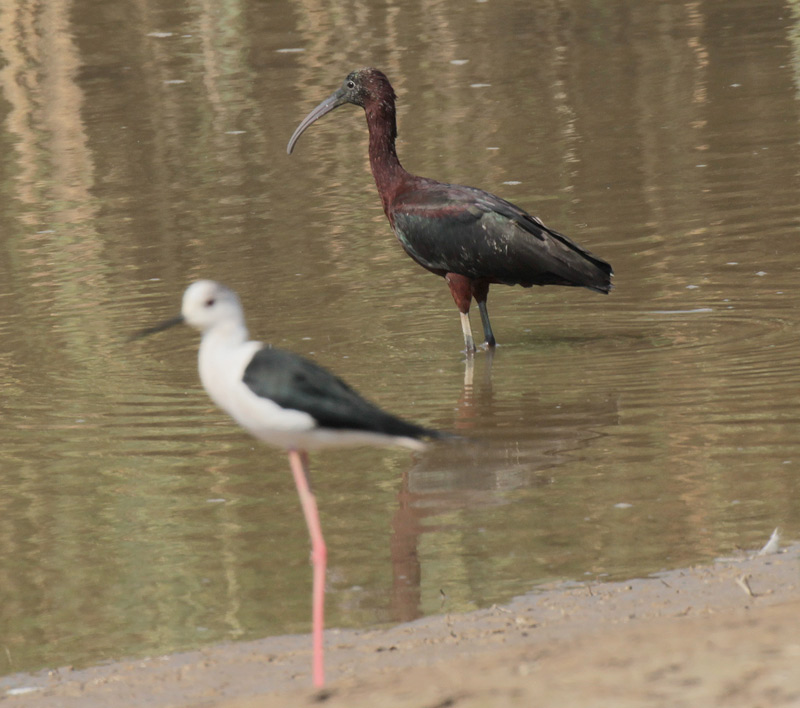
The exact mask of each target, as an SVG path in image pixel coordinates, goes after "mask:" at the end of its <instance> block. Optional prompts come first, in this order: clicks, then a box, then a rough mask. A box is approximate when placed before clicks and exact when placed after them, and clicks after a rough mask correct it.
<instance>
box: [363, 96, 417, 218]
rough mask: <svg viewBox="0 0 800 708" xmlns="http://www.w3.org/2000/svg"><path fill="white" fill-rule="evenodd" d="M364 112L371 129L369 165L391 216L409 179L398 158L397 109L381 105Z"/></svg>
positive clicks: (384, 103) (366, 109)
mask: <svg viewBox="0 0 800 708" xmlns="http://www.w3.org/2000/svg"><path fill="white" fill-rule="evenodd" d="M365 111H366V114H367V127H368V128H369V164H370V167H371V168H372V176H373V177H374V178H375V185H376V186H377V188H378V194H380V196H381V201H382V202H383V210H384V211H385V212H386V213H387V215H388V213H389V212H388V209H389V205H390V204H391V202H392V200H393V198H394V196H395V195H396V193H397V191H398V190H399V189H400V187H401V186H402V184H403V182H404V181H405V180H406V178H407V177H408V176H409V174H408V172H406V171H405V169H403V166H402V165H401V164H400V160H399V159H398V158H397V150H396V148H395V139H396V138H397V119H396V116H395V108H394V105H393V104H391V103H389V102H380V103H374V104H372V105H370V106H367V107H366V108H365Z"/></svg>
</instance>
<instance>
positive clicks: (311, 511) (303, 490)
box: [289, 450, 328, 688]
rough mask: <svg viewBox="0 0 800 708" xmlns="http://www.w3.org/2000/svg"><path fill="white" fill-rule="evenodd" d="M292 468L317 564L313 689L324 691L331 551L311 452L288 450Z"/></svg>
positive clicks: (313, 620) (314, 596)
mask: <svg viewBox="0 0 800 708" xmlns="http://www.w3.org/2000/svg"><path fill="white" fill-rule="evenodd" d="M289 465H290V466H291V468H292V474H293V475H294V483H295V485H296V486H297V493H298V494H299V495H300V504H301V505H302V507H303V515H304V516H305V517H306V526H308V534H309V536H311V562H312V563H313V565H314V585H313V590H312V597H311V614H312V631H313V635H312V636H313V660H312V673H313V677H314V686H316V687H317V688H322V686H323V685H324V684H325V670H324V665H323V658H322V630H323V627H324V623H325V566H326V564H327V559H328V552H327V550H326V548H325V539H324V538H323V537H322V527H321V526H320V523H319V512H318V511H317V500H316V499H315V498H314V494H313V493H312V492H311V487H310V485H309V476H308V453H307V452H305V451H301V450H289Z"/></svg>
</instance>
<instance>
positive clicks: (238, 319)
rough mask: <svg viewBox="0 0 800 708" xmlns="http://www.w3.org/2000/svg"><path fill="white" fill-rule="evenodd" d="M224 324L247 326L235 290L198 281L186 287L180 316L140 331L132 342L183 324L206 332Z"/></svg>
mask: <svg viewBox="0 0 800 708" xmlns="http://www.w3.org/2000/svg"><path fill="white" fill-rule="evenodd" d="M223 322H232V323H235V324H242V325H243V324H244V314H243V312H242V305H241V303H240V302H239V297H238V296H237V295H236V293H235V292H233V290H230V289H228V288H226V287H225V286H224V285H220V284H219V283H215V282H214V281H213V280H198V281H196V282H194V283H192V284H191V285H190V286H189V287H188V288H186V291H185V292H184V293H183V304H182V306H181V314H180V315H178V316H176V317H172V318H170V319H168V320H165V321H164V322H160V323H159V324H157V325H154V326H153V327H148V328H147V329H143V330H142V331H141V332H137V333H136V334H134V335H133V336H132V337H131V340H136V339H141V338H142V337H147V336H148V335H151V334H155V333H156V332H163V331H164V330H165V329H169V328H170V327H174V326H175V325H179V324H183V323H186V324H188V325H191V326H192V327H194V328H195V329H199V330H200V331H201V332H206V331H207V330H209V329H211V328H212V327H215V326H217V325H219V324H222V323H223Z"/></svg>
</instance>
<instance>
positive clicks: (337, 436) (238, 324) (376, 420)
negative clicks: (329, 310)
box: [135, 280, 451, 687]
mask: <svg viewBox="0 0 800 708" xmlns="http://www.w3.org/2000/svg"><path fill="white" fill-rule="evenodd" d="M181 323H186V324H188V325H190V326H192V327H194V328H195V329H198V330H200V332H202V335H203V337H202V340H201V342H200V353H199V369H200V380H201V381H202V383H203V386H204V388H205V389H206V391H207V392H208V395H209V396H211V399H212V400H213V401H214V403H216V404H217V405H218V406H219V407H220V408H222V409H223V410H224V411H226V412H227V413H228V414H230V415H231V417H233V419H234V420H236V422H237V423H239V425H241V426H242V427H244V428H246V429H247V430H248V431H249V432H250V433H252V434H253V435H254V436H255V437H257V438H259V439H260V440H263V441H264V442H266V443H269V444H271V445H274V446H277V447H280V448H282V449H284V450H286V451H287V452H288V453H289V464H290V467H291V469H292V474H293V476H294V480H295V484H296V485H297V491H298V494H299V495H300V503H301V505H302V507H303V514H304V515H305V519H306V524H307V526H308V531H309V535H310V536H311V549H312V550H311V554H312V555H311V557H312V562H313V566H314V581H313V591H312V593H313V594H312V615H313V620H312V625H313V666H312V673H313V680H314V685H315V686H318V687H319V686H322V685H323V684H324V669H323V649H322V631H323V625H324V594H325V567H326V562H327V551H326V547H325V541H324V539H323V536H322V530H321V527H320V521H319V513H318V511H317V504H316V500H315V498H314V495H313V493H312V492H311V487H310V478H309V470H308V451H309V450H316V449H319V448H323V447H337V446H343V445H362V444H367V445H399V446H402V447H407V448H410V449H412V450H421V449H423V448H424V447H425V441H426V440H433V439H438V438H445V437H451V436H449V435H448V434H446V433H442V432H439V431H436V430H432V429H429V428H425V427H422V426H420V425H415V424H414V423H409V422H407V421H404V420H401V419H400V418H397V417H395V416H393V415H391V414H390V413H387V412H385V411H383V410H381V409H380V408H378V406H376V405H374V404H373V403H370V402H369V401H367V400H365V399H364V398H362V397H361V396H360V395H359V394H358V393H356V391H354V390H353V389H352V388H350V386H348V385H347V384H346V383H345V382H344V381H342V380H341V379H339V378H338V377H337V376H335V375H334V374H332V373H330V372H329V371H327V370H326V369H324V368H322V367H321V366H319V365H318V364H315V363H314V362H313V361H310V360H308V359H305V358H304V357H301V356H298V355H297V354H293V353H291V352H287V351H283V350H281V349H273V348H272V347H270V346H265V345H264V344H262V343H261V342H255V341H251V340H250V339H249V334H248V331H247V327H246V326H245V321H244V312H243V310H242V306H241V303H240V302H239V297H238V296H237V295H236V293H235V292H233V291H232V290H230V289H229V288H226V287H225V286H224V285H220V284H219V283H216V282H214V281H211V280H199V281H197V282H195V283H192V284H191V285H190V286H189V287H188V288H187V289H186V292H184V294H183V303H182V306H181V314H180V315H179V316H177V317H174V318H172V319H170V320H167V321H165V322H163V323H161V324H159V325H156V326H155V327H151V328H149V329H146V330H143V331H142V332H140V333H138V334H137V335H135V338H140V337H144V336H146V335H149V334H154V333H155V332H160V331H162V330H165V329H168V328H169V327H172V326H173V325H177V324H181Z"/></svg>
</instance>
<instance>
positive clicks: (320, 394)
mask: <svg viewBox="0 0 800 708" xmlns="http://www.w3.org/2000/svg"><path fill="white" fill-rule="evenodd" d="M243 381H244V383H245V384H246V385H247V386H248V388H250V390H251V391H253V393H255V394H256V395H257V396H261V397H263V398H269V399H270V400H272V401H274V402H275V403H277V404H278V405H279V406H281V407H282V408H287V409H291V410H298V411H303V412H304V413H308V414H309V415H310V416H312V417H313V418H314V420H315V421H317V425H318V426H319V427H322V428H334V429H339V430H364V431H369V432H374V433H382V434H386V435H394V436H403V437H412V438H419V437H423V436H430V437H435V436H436V433H435V431H430V430H427V429H426V428H423V427H421V426H418V425H414V424H413V423H408V422H406V421H404V420H401V419H400V418H396V417H395V416H393V415H391V414H389V413H386V412H385V411H383V410H381V409H380V408H378V407H377V406H376V405H374V404H372V403H370V402H369V401H367V400H366V399H364V398H362V397H361V396H360V395H359V394H358V393H356V391H354V390H353V389H352V388H350V386H348V385H347V384H346V383H345V382H344V381H342V380H341V379H340V378H338V377H337V376H334V375H333V374H332V373H330V372H329V371H327V370H326V369H323V368H322V367H321V366H319V365H318V364H315V363H314V362H312V361H310V360H308V359H305V358H303V357H301V356H298V355H297V354H292V353H291V352H286V351H283V350H281V349H272V348H269V347H265V348H263V349H260V350H259V351H258V352H256V354H255V356H254V357H253V358H252V360H251V361H250V363H249V364H248V365H247V368H246V369H245V372H244V376H243Z"/></svg>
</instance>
